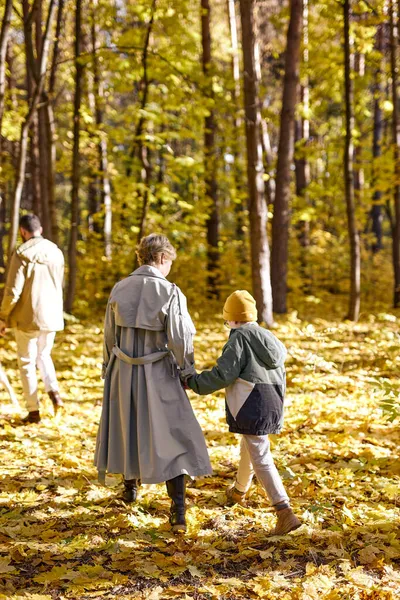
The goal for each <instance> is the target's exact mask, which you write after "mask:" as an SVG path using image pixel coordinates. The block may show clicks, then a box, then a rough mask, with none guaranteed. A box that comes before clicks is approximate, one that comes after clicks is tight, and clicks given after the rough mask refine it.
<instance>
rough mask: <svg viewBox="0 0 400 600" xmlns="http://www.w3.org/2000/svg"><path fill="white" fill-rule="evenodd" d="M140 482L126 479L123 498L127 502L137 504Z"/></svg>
mask: <svg viewBox="0 0 400 600" xmlns="http://www.w3.org/2000/svg"><path fill="white" fill-rule="evenodd" d="M138 483H139V481H138V480H137V479H124V491H123V494H122V498H123V500H124V501H125V502H135V501H136V498H137V489H138Z"/></svg>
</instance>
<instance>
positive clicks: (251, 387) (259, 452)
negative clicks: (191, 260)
mask: <svg viewBox="0 0 400 600" xmlns="http://www.w3.org/2000/svg"><path fill="white" fill-rule="evenodd" d="M223 317H224V319H225V320H226V321H227V324H228V325H229V327H230V328H231V332H230V335H229V340H228V342H227V343H226V344H225V346H224V348H223V349H222V354H221V356H220V357H219V359H218V360H217V364H216V366H215V367H213V368H212V369H211V370H210V371H203V372H202V373H199V374H195V375H191V376H189V378H187V379H186V384H187V385H188V386H189V387H190V388H191V389H192V390H193V391H195V392H197V393H198V394H201V395H204V394H211V393H212V392H215V391H217V390H220V389H222V388H226V420H227V423H228V425H229V431H232V432H233V433H240V434H242V440H241V445H240V462H239V468H238V471H237V474H236V481H235V483H234V485H233V486H232V487H231V488H229V489H228V490H227V493H226V494H227V499H228V501H230V502H237V503H240V504H243V503H244V501H245V498H246V494H247V492H248V490H249V489H250V486H251V482H252V479H253V475H254V473H255V474H256V475H257V479H258V481H259V482H260V483H261V485H263V487H264V488H265V491H266V493H267V495H268V498H269V499H270V501H271V504H272V505H273V506H274V508H275V510H276V513H277V518H278V519H277V524H276V527H275V528H274V529H273V530H272V531H271V534H272V535H285V534H286V533H289V531H292V530H294V529H297V528H298V527H300V525H301V523H300V521H299V519H298V518H297V517H296V515H295V514H294V513H293V510H292V509H291V507H290V503H289V498H288V495H287V493H286V490H285V488H284V486H283V483H282V479H281V477H280V475H279V473H278V470H277V468H276V466H275V464H274V459H273V457H272V454H271V450H270V442H269V439H268V434H270V433H279V432H280V431H281V429H282V425H283V402H284V396H285V388H286V375H285V366H284V363H285V358H286V348H285V346H284V345H283V344H282V342H280V341H279V340H278V339H277V338H276V337H275V336H274V335H273V333H271V332H270V331H268V330H267V329H265V328H264V327H261V326H260V325H258V324H257V308H256V302H255V300H254V298H253V296H252V295H251V294H249V292H247V291H246V290H237V291H236V292H233V294H231V295H230V296H229V297H228V298H227V300H226V302H225V305H224V309H223Z"/></svg>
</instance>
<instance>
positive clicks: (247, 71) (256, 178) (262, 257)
mask: <svg viewBox="0 0 400 600" xmlns="http://www.w3.org/2000/svg"><path fill="white" fill-rule="evenodd" d="M240 15H241V23H242V51H243V67H244V72H243V85H244V103H245V107H244V108H245V120H246V121H245V124H246V150H247V182H248V188H249V191H248V208H249V220H250V247H251V274H252V283H253V293H254V296H255V300H256V303H257V309H258V318H259V320H260V321H264V322H265V323H266V324H267V325H271V324H272V323H273V314H272V292H271V279H270V264H269V258H270V255H269V244H268V237H267V220H268V212H267V204H266V202H265V190H264V167H263V161H262V147H261V140H260V131H261V127H260V122H261V115H260V109H259V98H258V80H257V75H256V69H255V58H254V45H255V33H254V0H240Z"/></svg>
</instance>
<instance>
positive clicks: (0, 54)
mask: <svg viewBox="0 0 400 600" xmlns="http://www.w3.org/2000/svg"><path fill="white" fill-rule="evenodd" d="M11 12H12V0H6V4H5V7H4V14H3V20H2V23H1V31H0V160H1V152H2V147H1V141H2V137H1V126H2V123H3V114H4V103H5V91H6V57H7V46H8V38H9V35H10V31H11Z"/></svg>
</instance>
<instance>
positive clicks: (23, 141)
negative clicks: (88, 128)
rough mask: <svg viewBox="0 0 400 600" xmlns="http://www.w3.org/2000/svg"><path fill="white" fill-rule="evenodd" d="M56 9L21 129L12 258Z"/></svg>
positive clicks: (52, 4)
mask: <svg viewBox="0 0 400 600" xmlns="http://www.w3.org/2000/svg"><path fill="white" fill-rule="evenodd" d="M55 9H56V0H50V4H49V11H48V15H47V22H46V29H45V32H44V36H43V50H42V53H41V57H40V63H39V69H38V83H37V85H36V87H35V90H34V92H33V95H32V98H31V100H30V103H29V110H28V114H27V115H26V117H25V120H24V122H23V124H22V128H21V137H20V150H19V156H18V164H17V173H16V181H15V191H14V199H13V204H12V210H11V228H10V237H9V245H8V256H9V257H10V256H11V254H12V252H13V251H14V249H15V245H16V242H17V233H18V224H19V209H20V205H21V196H22V189H23V186H24V179H25V169H26V159H27V151H28V133H29V127H30V125H31V123H32V120H33V117H34V115H35V113H36V109H37V105H38V102H39V99H40V97H41V94H42V90H43V85H44V80H45V76H46V69H47V63H48V56H49V49H50V38H51V28H52V23H53V19H54V14H55Z"/></svg>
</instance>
